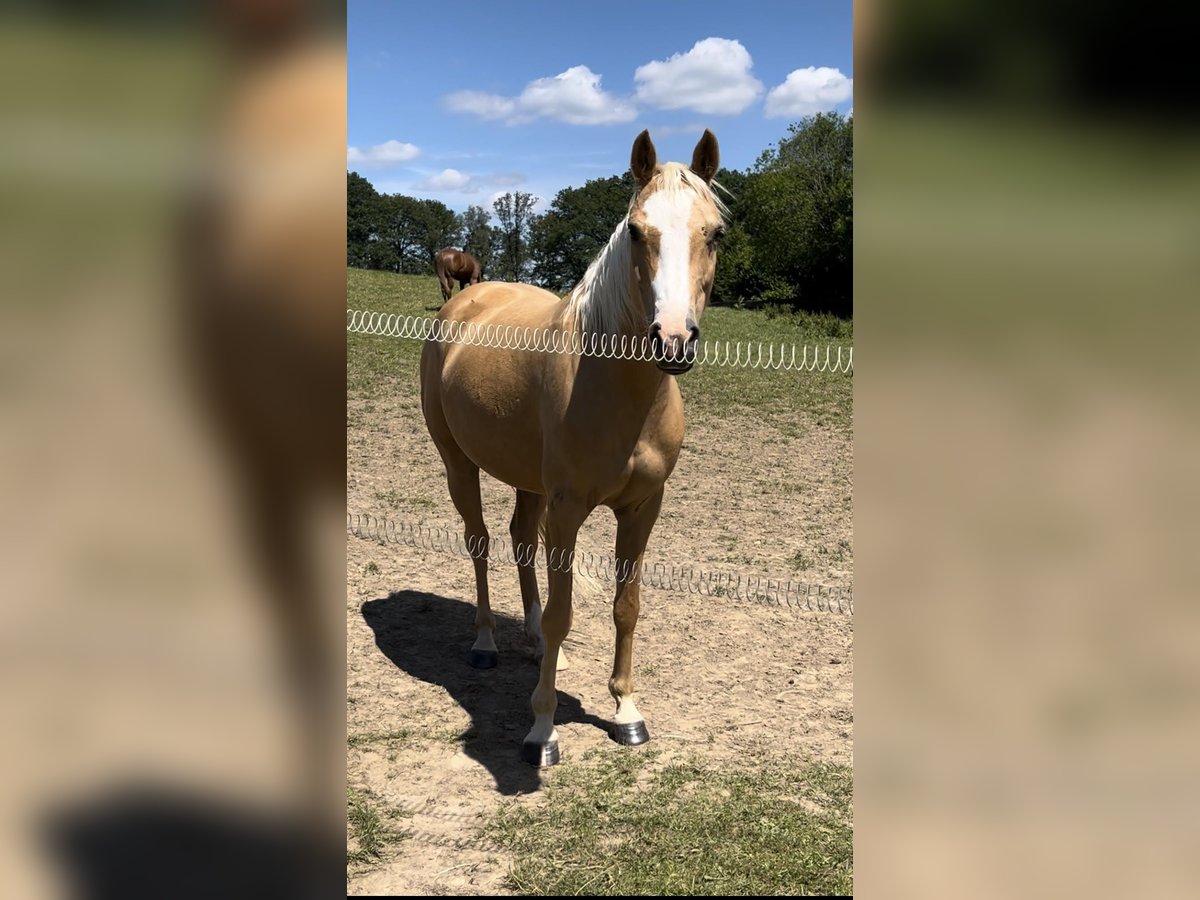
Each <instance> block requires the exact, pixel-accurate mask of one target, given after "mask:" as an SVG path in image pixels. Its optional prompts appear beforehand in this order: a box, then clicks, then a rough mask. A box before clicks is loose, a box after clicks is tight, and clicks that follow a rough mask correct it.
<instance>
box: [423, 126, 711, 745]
mask: <svg viewBox="0 0 1200 900" xmlns="http://www.w3.org/2000/svg"><path fill="white" fill-rule="evenodd" d="M718 165H719V163H718V150H717V139H716V138H715V137H713V135H712V134H711V133H710V132H708V131H705V132H704V136H703V137H702V138H701V139H700V142H699V143H698V144H697V145H696V149H695V152H694V154H693V156H692V165H691V168H688V167H685V166H682V165H680V164H678V163H665V164H663V165H661V166H660V165H658V163H657V156H656V153H655V150H654V144H653V143H652V142H651V141H650V135H649V133H648V132H645V131H643V132H642V133H641V134H640V135H638V138H637V140H636V141H635V142H634V144H633V153H632V170H633V175H634V177H635V178H636V179H637V183H638V185H639V189H638V192H637V194H636V196H635V197H634V198H633V200H632V202H631V203H630V206H629V213H628V215H627V216H626V217H625V218H624V219H622V220H621V221H620V223H618V224H617V227H616V230H615V231H614V232H613V234H612V237H611V238H610V239H609V241H608V244H607V246H606V247H605V248H604V249H603V250H602V251H601V252H600V254H599V255H598V256H597V257H596V259H595V260H594V261H593V262H592V264H591V266H590V267H589V268H588V270H587V273H586V274H585V275H584V277H583V280H582V281H580V283H579V284H578V285H577V286H576V287H575V289H574V290H573V291H572V292H571V293H570V294H569V295H568V296H567V298H566V301H565V302H564V301H563V300H562V299H560V298H558V297H556V296H555V295H554V294H551V293H549V292H548V291H544V290H541V289H539V288H535V287H531V286H529V285H522V284H505V283H502V282H485V283H483V284H480V285H478V286H475V287H472V288H468V289H467V290H465V291H463V292H462V293H460V294H459V295H458V296H457V297H456V298H455V299H454V300H453V301H451V302H450V303H447V304H446V305H445V306H444V307H443V308H442V310H441V311H440V312H439V313H438V318H439V319H442V320H446V321H454V322H463V323H474V324H475V325H476V326H479V327H487V326H489V325H495V326H499V327H501V328H502V329H503V328H504V327H507V326H513V328H514V329H547V328H549V329H554V330H558V331H562V332H566V333H568V334H575V333H578V332H584V333H591V334H607V335H621V336H624V337H625V338H626V339H627V340H628V339H636V340H639V341H642V340H646V341H648V342H649V345H650V346H651V347H652V348H653V349H654V351H655V355H654V358H655V359H656V360H661V361H659V362H648V361H636V360H630V359H624V360H622V359H611V358H605V357H601V356H580V355H572V354H559V353H531V352H528V351H522V350H517V349H499V348H494V347H492V348H484V347H480V346H472V345H470V344H456V343H442V342H437V341H432V340H431V341H427V342H426V343H425V346H424V349H423V350H422V353H421V402H422V407H423V409H424V412H425V421H426V423H427V424H428V426H429V433H430V436H431V437H432V438H433V442H434V443H435V444H436V445H437V448H438V451H439V452H440V453H441V455H442V460H443V462H444V463H445V466H446V478H447V481H448V484H449V488H450V496H451V498H452V499H453V501H454V505H455V507H456V508H457V509H458V512H459V514H460V515H462V517H463V521H464V523H465V525H466V538H467V541H468V546H471V547H473V548H475V551H474V552H473V556H474V557H475V558H474V565H475V584H476V594H477V598H478V610H477V613H476V617H475V625H476V629H477V638H476V641H475V644H474V646H473V648H472V653H471V664H472V665H474V666H477V667H481V668H483V667H488V666H493V665H495V664H496V661H497V658H498V654H497V650H496V644H495V641H494V639H493V633H494V630H495V625H496V623H495V617H494V616H493V615H492V611H491V608H490V605H489V598H488V585H487V549H488V533H487V529H486V527H485V526H484V521H483V514H482V512H481V509H480V494H479V470H480V469H483V470H484V471H486V472H488V473H489V474H490V475H493V476H494V477H496V478H498V479H500V480H501V481H503V482H505V483H507V484H509V485H512V486H513V487H515V488H516V491H517V502H516V509H515V511H514V513H513V517H512V524H511V526H510V532H511V535H512V539H513V543H514V544H522V545H525V546H536V541H537V536H538V531H539V526H541V528H542V529H543V534H544V536H545V542H546V549H547V555H548V558H550V559H555V560H562V559H564V558H568V559H569V558H572V557H571V555H572V554H573V553H574V549H575V539H576V534H577V533H578V531H579V528H580V526H581V525H582V524H583V522H584V520H585V519H586V518H587V517H588V515H589V514H590V513H591V512H592V510H593V509H594V508H595V507H597V506H600V505H604V506H607V507H609V508H611V509H612V510H613V512H614V513H615V514H616V518H617V545H616V557H617V560H618V571H621V570H622V569H624V570H625V571H633V572H635V573H636V572H640V565H641V561H642V553H643V551H644V550H645V547H646V542H647V540H648V539H649V537H650V531H651V529H652V528H653V527H654V523H655V521H656V520H657V519H658V512H659V508H660V506H661V504H662V499H663V486H664V483H665V482H666V480H667V477H668V476H669V475H670V474H671V470H672V469H674V467H675V461H676V459H678V457H679V448H680V445H681V444H682V442H683V400H682V398H681V397H680V394H679V386H678V385H677V384H676V383H675V376H676V375H679V374H681V373H683V372H686V371H687V370H688V369H690V368H691V361H690V360H689V358H688V357H689V355H690V356H691V357H692V358H693V359H694V353H695V349H696V344H697V340H698V339H699V335H700V328H699V326H698V325H697V324H696V323H697V322H698V321H699V320H700V316H701V314H702V313H703V312H704V307H705V304H706V303H707V302H708V297H709V294H710V293H711V291H712V285H713V274H714V271H715V268H716V262H717V253H716V247H717V241H718V239H719V238H720V236H721V234H722V232H723V231H724V225H723V221H722V213H723V208H722V206H721V204H720V202H719V201H718V200H717V198H716V196H715V195H714V194H713V191H712V188H711V187H710V183H711V182H712V179H713V176H714V175H715V174H716V172H717V168H718ZM460 327H461V326H460ZM548 568H549V599H548V600H547V603H546V609H545V612H544V613H543V612H542V609H541V604H540V602H539V600H538V588H537V580H536V577H535V573H534V570H533V568H532V567H531V566H520V567H518V573H519V578H520V583H521V599H522V601H523V603H524V607H525V631H526V634H527V635H528V636H529V637H530V638H531V639H532V640H533V641H534V644H535V647H536V649H537V651H540V653H541V675H540V678H539V680H538V684H537V688H536V690H534V692H533V713H534V724H533V729H532V730H531V731H530V732H529V734H528V735H527V736H526V738H525V742H524V746H523V750H522V756H523V757H524V758H525V759H526V760H527V761H529V762H531V763H534V764H535V765H552V764H554V763H555V762H557V761H558V734H557V732H556V730H555V728H554V711H555V707H556V706H557V702H558V701H557V698H556V695H555V688H554V680H555V672H556V669H557V668H558V667H559V665H558V664H559V660H560V650H561V647H562V642H563V639H564V638H565V637H566V635H567V631H568V630H569V629H570V627H571V587H572V572H571V567H570V566H569V565H566V566H563V565H550V566H548ZM639 602H640V593H639V583H638V578H637V577H636V576H635V577H630V578H621V579H618V585H617V589H616V598H615V601H614V604H613V620H614V621H615V623H616V632H617V641H616V653H615V657H614V661H613V670H612V678H611V679H609V682H608V689H609V692H610V693H611V694H612V696H613V698H614V699H615V700H616V703H617V710H616V716H615V720H614V727H613V729H612V736H613V738H614V739H615V740H616V741H617V742H618V743H622V744H640V743H643V742H645V741H647V740H649V738H650V736H649V733H648V732H647V730H646V725H645V721H644V720H643V719H642V716H641V714H640V713H639V712H638V709H637V706H635V705H634V701H633V676H632V671H631V669H632V651H633V631H634V627H635V625H636V624H637V617H638V607H639Z"/></svg>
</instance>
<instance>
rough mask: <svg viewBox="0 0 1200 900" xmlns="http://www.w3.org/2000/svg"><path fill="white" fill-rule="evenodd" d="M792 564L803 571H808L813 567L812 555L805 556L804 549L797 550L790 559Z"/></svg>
mask: <svg viewBox="0 0 1200 900" xmlns="http://www.w3.org/2000/svg"><path fill="white" fill-rule="evenodd" d="M790 562H791V564H792V565H793V566H795V567H796V568H797V569H799V570H800V571H801V572H807V571H808V570H809V569H811V568H812V567H813V561H812V558H811V557H808V556H805V555H804V551H803V550H797V551H796V553H795V554H794V555H793V556H792V558H791V560H790Z"/></svg>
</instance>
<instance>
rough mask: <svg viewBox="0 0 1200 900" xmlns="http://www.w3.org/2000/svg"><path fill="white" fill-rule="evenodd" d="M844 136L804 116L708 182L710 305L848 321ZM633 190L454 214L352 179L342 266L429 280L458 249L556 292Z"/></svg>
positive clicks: (513, 197)
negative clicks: (718, 235)
mask: <svg viewBox="0 0 1200 900" xmlns="http://www.w3.org/2000/svg"><path fill="white" fill-rule="evenodd" d="M853 129H854V122H853V118H848V117H845V116H842V115H840V114H838V113H818V114H817V115H815V116H809V117H807V118H805V119H802V120H801V121H800V122H797V123H794V124H792V125H791V126H789V127H788V130H787V134H786V135H785V136H784V137H783V138H782V139H781V140H780V141H779V143H778V144H777V145H776V146H773V147H770V148H768V149H767V150H765V151H763V153H762V154H761V155H760V156H759V158H758V160H757V161H756V162H755V163H754V165H753V166H751V167H750V168H748V169H746V170H744V171H737V170H723V171H722V172H721V173H720V174H719V175H718V176H717V182H718V183H719V184H720V185H721V187H723V188H724V191H723V192H721V191H719V192H718V193H719V194H720V195H721V197H722V199H723V200H724V201H725V203H726V205H727V206H728V207H729V228H728V230H727V232H726V236H725V239H724V241H723V243H722V247H721V250H720V252H719V254H718V257H717V275H716V283H715V284H714V286H713V298H712V300H713V302H714V303H721V304H729V305H737V306H756V305H763V304H777V305H783V306H788V307H792V308H795V309H806V310H811V311H814V312H832V313H834V314H836V315H840V316H849V315H850V314H851V312H852V310H853V283H852V282H853V238H854V234H853V223H854V173H853V169H854V140H853V138H854V135H853ZM634 187H635V186H634V182H633V177H632V176H631V175H630V173H628V172H626V173H624V174H623V175H614V176H611V177H609V178H597V179H593V180H591V181H588V182H587V183H585V184H584V185H583V186H582V187H577V188H572V187H568V188H563V189H562V190H561V191H559V192H558V194H557V195H556V196H555V198H554V200H553V202H552V203H551V204H550V206H549V208H548V209H547V210H546V211H545V212H544V213H541V214H535V213H534V211H533V207H534V202H535V198H534V197H533V196H532V195H530V194H527V193H524V192H522V191H514V192H510V193H507V194H504V195H503V196H501V197H498V198H497V199H496V201H495V202H494V203H493V204H492V210H491V211H490V212H489V211H488V210H487V209H485V208H483V207H482V206H471V207H469V208H468V209H467V210H466V212H463V213H455V212H454V211H453V210H451V209H450V208H449V207H447V206H446V205H445V204H443V203H440V202H439V201H437V200H417V199H414V198H412V197H406V196H404V195H402V194H379V193H377V192H376V191H375V189H374V188H373V187H372V186H371V184H370V182H368V181H367V180H366V179H365V178H363V177H362V176H360V175H358V174H357V173H355V172H350V173H348V181H347V206H346V217H347V231H346V243H347V246H346V257H347V263H348V264H349V265H351V266H356V267H359V268H366V269H384V270H386V271H390V272H401V273H406V274H429V273H432V272H433V254H434V253H436V252H437V251H438V250H440V249H441V248H442V247H451V246H453V247H461V248H462V249H463V250H466V251H467V252H468V253H471V254H473V255H474V256H475V257H476V258H477V259H478V260H479V262H480V265H481V267H482V269H483V273H484V278H486V279H490V280H498V281H526V282H531V283H533V284H537V285H540V286H542V287H545V288H547V289H548V290H551V291H554V292H556V293H565V292H566V291H568V290H570V289H571V287H573V286H574V285H575V283H576V282H578V281H579V279H580V278H581V277H582V276H583V273H584V271H585V270H586V269H587V266H588V263H590V262H591V260H592V259H593V258H594V257H595V255H596V254H597V253H598V252H599V251H600V249H601V248H602V247H603V246H604V245H605V243H606V242H607V241H608V238H609V236H610V235H611V234H612V230H613V228H614V226H615V225H616V223H617V222H619V221H620V220H621V218H622V217H624V215H625V213H626V211H627V210H628V208H629V200H630V198H631V197H632V196H633V193H634ZM493 217H494V219H495V224H493Z"/></svg>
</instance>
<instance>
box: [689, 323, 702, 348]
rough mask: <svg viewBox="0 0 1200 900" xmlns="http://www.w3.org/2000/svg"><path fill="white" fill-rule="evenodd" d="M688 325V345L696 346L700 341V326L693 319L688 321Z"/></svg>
mask: <svg viewBox="0 0 1200 900" xmlns="http://www.w3.org/2000/svg"><path fill="white" fill-rule="evenodd" d="M686 324H687V329H688V343H689V344H694V343H696V342H697V341H698V340H700V326H699V325H697V324H696V323H695V321H693V320H692V319H691V318H689V319H688V320H687V323H686Z"/></svg>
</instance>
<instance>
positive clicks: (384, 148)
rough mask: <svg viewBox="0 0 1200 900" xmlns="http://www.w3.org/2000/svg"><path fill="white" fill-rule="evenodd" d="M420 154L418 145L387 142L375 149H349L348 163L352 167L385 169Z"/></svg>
mask: <svg viewBox="0 0 1200 900" xmlns="http://www.w3.org/2000/svg"><path fill="white" fill-rule="evenodd" d="M420 152H421V149H420V148H419V147H418V146H417V145H416V144H402V143H401V142H400V141H385V142H384V143H382V144H376V145H375V146H374V147H367V148H365V149H364V148H360V147H347V148H346V162H347V163H348V164H349V165H352V166H368V167H375V168H380V169H383V168H387V167H388V166H395V165H399V164H400V163H402V162H408V161H409V160H410V159H412V158H413V157H414V156H416V155H417V154H418V153H420Z"/></svg>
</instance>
